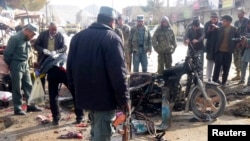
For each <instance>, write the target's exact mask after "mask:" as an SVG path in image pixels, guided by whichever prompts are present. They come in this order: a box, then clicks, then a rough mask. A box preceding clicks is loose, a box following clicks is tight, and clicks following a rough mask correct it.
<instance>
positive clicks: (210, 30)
mask: <svg viewBox="0 0 250 141" xmlns="http://www.w3.org/2000/svg"><path fill="white" fill-rule="evenodd" d="M221 26H222V25H221V22H219V21H218V15H217V13H212V14H211V19H210V21H208V22H207V23H206V24H205V27H204V29H205V38H206V39H207V41H206V46H205V51H206V58H207V73H206V76H207V79H208V81H212V73H213V69H214V58H215V49H216V40H217V39H218V36H217V35H218V34H217V33H218V30H219V28H220V27H221Z"/></svg>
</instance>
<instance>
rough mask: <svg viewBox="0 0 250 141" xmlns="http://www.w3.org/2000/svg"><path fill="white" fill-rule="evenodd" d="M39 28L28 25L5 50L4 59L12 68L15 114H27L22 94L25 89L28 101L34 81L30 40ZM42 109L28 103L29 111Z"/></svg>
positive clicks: (10, 40) (14, 36)
mask: <svg viewBox="0 0 250 141" xmlns="http://www.w3.org/2000/svg"><path fill="white" fill-rule="evenodd" d="M36 32H37V28H36V26H35V25H33V24H28V25H26V26H25V27H24V28H23V29H22V31H19V32H18V33H17V34H15V35H13V36H11V37H10V39H9V41H8V44H7V48H6V49H5V51H4V61H5V63H6V64H7V65H8V66H9V68H10V73H11V80H12V96H13V105H14V114H15V115H25V114H26V112H25V111H23V109H22V108H21V106H22V94H21V89H23V91H24V96H25V99H26V101H28V99H29V96H30V93H31V89H32V81H31V76H30V71H29V69H30V67H29V63H28V60H29V57H30V53H31V44H30V42H29V41H30V40H31V39H32V38H33V37H34V36H35V35H36V34H37V33H36ZM38 111H41V109H40V108H38V107H37V106H35V105H28V106H27V112H38Z"/></svg>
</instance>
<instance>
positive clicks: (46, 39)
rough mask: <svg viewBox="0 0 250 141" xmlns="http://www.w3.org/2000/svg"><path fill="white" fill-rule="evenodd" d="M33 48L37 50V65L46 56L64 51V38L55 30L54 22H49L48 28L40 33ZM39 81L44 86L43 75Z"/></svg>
mask: <svg viewBox="0 0 250 141" xmlns="http://www.w3.org/2000/svg"><path fill="white" fill-rule="evenodd" d="M34 48H35V50H37V52H38V57H37V63H38V66H39V67H40V65H41V64H42V62H43V61H44V60H45V59H46V58H47V57H49V56H53V55H55V54H56V53H64V52H66V50H67V47H66V45H65V39H64V37H63V35H62V34H61V33H60V32H57V25H56V23H54V22H50V24H49V29H48V30H45V31H43V32H41V33H40V35H39V36H38V38H37V40H36V42H35V45H34ZM41 81H42V85H43V88H44V87H45V77H43V78H41Z"/></svg>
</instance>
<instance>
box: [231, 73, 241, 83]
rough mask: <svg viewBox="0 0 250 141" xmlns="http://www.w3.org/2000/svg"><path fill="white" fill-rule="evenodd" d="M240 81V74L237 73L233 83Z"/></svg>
mask: <svg viewBox="0 0 250 141" xmlns="http://www.w3.org/2000/svg"><path fill="white" fill-rule="evenodd" d="M240 79H241V76H240V72H237V74H236V76H235V77H233V78H232V81H237V80H240Z"/></svg>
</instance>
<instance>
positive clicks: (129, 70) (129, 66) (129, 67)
mask: <svg viewBox="0 0 250 141" xmlns="http://www.w3.org/2000/svg"><path fill="white" fill-rule="evenodd" d="M131 56H132V55H131V54H130V53H129V52H128V51H126V52H125V60H126V65H127V69H128V72H131Z"/></svg>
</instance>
